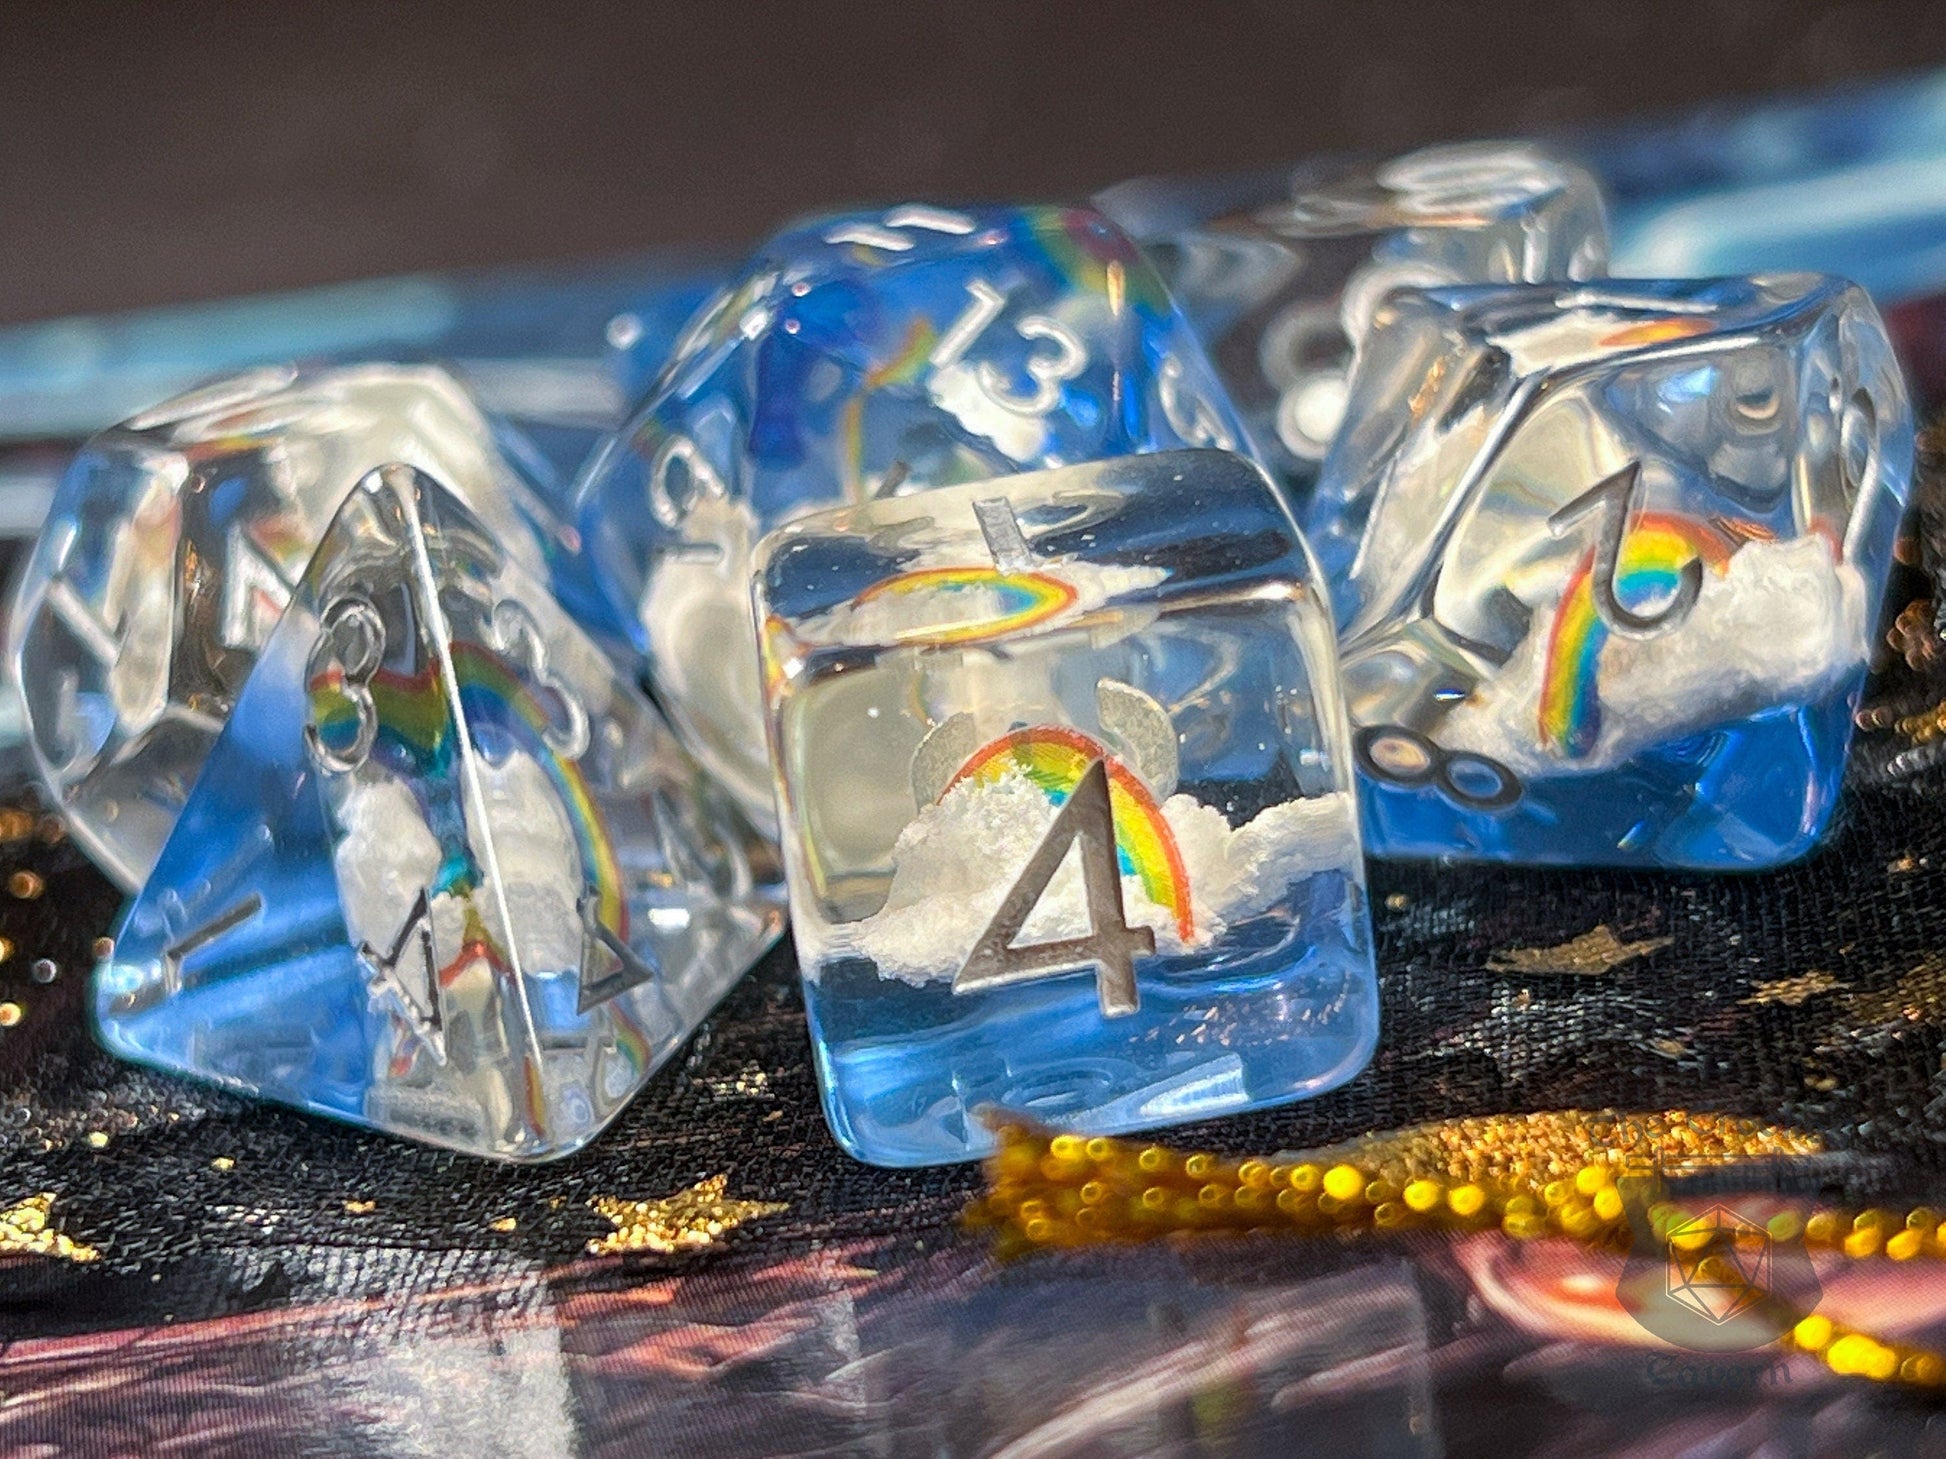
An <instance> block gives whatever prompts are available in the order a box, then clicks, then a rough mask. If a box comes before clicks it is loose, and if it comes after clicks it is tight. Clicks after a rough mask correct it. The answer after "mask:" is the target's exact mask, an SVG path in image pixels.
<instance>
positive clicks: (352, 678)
mask: <svg viewBox="0 0 1946 1459" xmlns="http://www.w3.org/2000/svg"><path fill="white" fill-rule="evenodd" d="M384 661H385V622H384V620H383V619H381V618H380V617H379V616H378V609H376V608H374V607H373V606H372V605H371V604H370V603H369V602H367V601H366V600H365V599H364V598H361V597H359V596H357V595H356V594H351V595H347V596H346V597H342V598H339V599H338V600H337V601H335V602H334V603H332V604H331V606H330V607H328V608H326V609H325V610H324V621H323V623H322V624H321V625H320V626H319V630H318V637H317V642H316V643H314V644H313V645H312V646H311V661H310V663H309V664H308V665H307V666H306V668H305V671H304V681H305V684H306V687H307V688H308V689H309V690H310V692H311V695H312V702H313V704H315V703H316V701H317V692H318V689H317V686H318V681H319V679H320V678H322V677H323V676H325V675H327V674H329V673H330V672H331V671H332V670H334V669H335V670H337V672H338V674H339V676H340V677H339V683H338V685H337V686H336V688H337V692H338V693H340V694H342V695H343V696H344V697H345V699H346V700H348V701H349V702H350V704H351V706H352V710H353V712H354V713H355V714H356V715H357V719H358V723H357V728H356V729H354V730H353V732H352V738H351V744H350V745H349V746H348V747H345V748H339V747H336V746H333V745H331V744H328V743H326V741H325V738H324V736H323V735H322V734H320V733H319V731H318V723H317V719H316V717H315V715H314V716H313V717H312V718H310V719H307V720H306V721H305V722H304V745H305V748H306V749H308V750H309V751H310V752H311V758H312V759H314V760H316V761H317V762H318V764H319V765H320V766H322V767H323V768H324V769H326V770H331V771H336V772H338V773H340V774H342V773H344V772H346V771H350V770H356V769H357V768H358V767H359V766H360V765H363V764H364V763H365V760H366V757H367V756H369V755H370V754H371V752H372V745H373V743H374V742H375V741H376V740H377V739H378V706H377V705H375V704H374V703H373V702H372V690H371V683H372V676H373V675H374V674H376V673H377V672H378V667H379V665H380V664H382V663H383V662H384Z"/></svg>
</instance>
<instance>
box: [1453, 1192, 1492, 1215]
mask: <svg viewBox="0 0 1946 1459" xmlns="http://www.w3.org/2000/svg"><path fill="white" fill-rule="evenodd" d="M1486 1203H1487V1193H1486V1192H1485V1191H1483V1190H1481V1189H1480V1188H1479V1187H1478V1186H1477V1185H1460V1186H1454V1187H1453V1189H1451V1190H1450V1191H1448V1192H1446V1204H1447V1205H1449V1206H1451V1207H1452V1208H1453V1214H1454V1215H1456V1216H1477V1215H1479V1214H1480V1212H1481V1210H1482V1209H1483V1208H1484V1207H1485V1206H1486Z"/></svg>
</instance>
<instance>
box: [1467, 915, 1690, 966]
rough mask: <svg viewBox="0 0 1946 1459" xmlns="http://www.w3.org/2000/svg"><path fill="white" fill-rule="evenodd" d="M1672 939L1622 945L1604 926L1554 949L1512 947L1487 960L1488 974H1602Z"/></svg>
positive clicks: (1612, 932) (1611, 931)
mask: <svg viewBox="0 0 1946 1459" xmlns="http://www.w3.org/2000/svg"><path fill="white" fill-rule="evenodd" d="M1674 941H1675V939H1674V938H1673V937H1645V938H1643V939H1642V940H1641V941H1640V942H1623V941H1622V940H1621V939H1620V938H1619V937H1617V936H1616V935H1615V932H1614V929H1613V928H1611V927H1610V926H1609V925H1608V924H1607V923H1606V922H1603V923H1600V924H1598V925H1597V926H1596V927H1595V928H1594V930H1593V931H1591V932H1584V933H1582V934H1581V935H1580V936H1579V937H1576V938H1572V939H1570V940H1569V941H1567V942H1564V943H1561V944H1560V945H1559V946H1558V947H1512V948H1508V949H1507V951H1505V952H1496V953H1495V954H1493V956H1491V957H1490V958H1488V959H1487V971H1488V972H1490V973H1574V974H1579V975H1588V974H1593V973H1605V972H1607V971H1608V970H1609V969H1610V968H1613V967H1617V966H1619V965H1620V964H1622V963H1625V962H1629V961H1632V960H1633V959H1635V958H1638V957H1647V956H1648V955H1649V954H1650V953H1652V952H1660V951H1662V949H1663V948H1665V947H1667V946H1669V944H1670V943H1672V942H1674Z"/></svg>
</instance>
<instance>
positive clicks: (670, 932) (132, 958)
mask: <svg viewBox="0 0 1946 1459" xmlns="http://www.w3.org/2000/svg"><path fill="white" fill-rule="evenodd" d="M767 865H768V857H767V855H766V853H765V848H762V847H761V846H759V845H757V844H755V843H754V842H753V841H752V839H751V838H750V835H749V833H748V830H747V828H746V827H745V825H744V823H743V821H742V819H741V817H740V816H739V815H738V813H737V812H736V811H735V810H734V809H733V808H731V807H730V806H729V804H728V802H727V801H726V800H725V799H724V798H723V797H721V796H720V795H719V794H718V793H717V792H716V791H715V790H714V789H713V788H712V787H710V786H709V785H708V784H707V783H706V782H705V781H704V780H703V778H702V777H701V776H700V774H699V773H698V772H697V770H696V769H695V767H694V765H693V764H692V762H691V761H690V760H689V758H688V757H687V756H686V755H685V754H684V752H683V751H682V750H681V749H680V747H679V746H678V745H677V744H676V742H675V740H674V737H673V735H672V734H671V733H670V732H669V730H668V729H667V727H666V726H665V725H664V724H663V723H662V721H661V719H660V717H659V715H658V714H657V713H656V711H655V710H654V709H653V707H652V706H650V705H649V703H648V702H647V701H646V700H645V699H643V698H642V696H641V695H640V693H639V692H638V691H636V690H635V689H634V687H633V686H632V685H631V684H630V683H629V682H628V680H627V679H626V678H625V677H624V676H623V675H621V674H619V673H618V672H617V671H616V670H615V668H614V667H613V666H612V665H611V663H610V662H609V661H608V660H607V658H606V657H605V656H604V655H603V652H602V651H601V649H600V648H598V647H597V646H596V645H595V643H594V642H593V641H592V640H590V639H589V638H588V637H587V636H586V635H585V634H584V633H583V632H582V631H581V630H580V629H579V628H578V627H576V626H575V624H574V623H573V622H572V621H571V620H570V619H569V618H568V617H567V615H566V614H565V613H564V612H563V611H562V610H561V608H560V607H559V606H558V604H556V603H555V601H554V600H553V598H552V596H551V595H550V594H549V592H548V590H547V589H546V588H545V587H543V586H542V585H541V584H540V583H539V582H538V581H537V580H536V579H534V578H533V577H531V576H530V575H529V574H528V573H527V572H526V571H525V570H524V569H523V568H522V567H521V565H520V564H519V562H518V561H517V560H515V558H514V555H513V554H512V553H510V552H509V551H508V550H507V548H506V547H505V546H504V545H503V544H502V542H501V539H500V537H499V534H498V533H496V532H494V531H493V530H492V529H491V528H489V527H488V526H487V525H486V524H485V523H484V522H483V521H482V519H481V518H480V517H478V516H477V515H475V514H474V513H472V512H471V511H470V510H468V509H467V508H466V507H465V506H464V505H463V504H462V503H461V502H460V501H459V500H458V499H457V498H456V497H455V496H454V495H452V494H451V493H450V492H448V491H446V490H445V489H444V488H443V487H441V486H440V485H439V484H438V483H437V482H436V481H434V480H433V479H432V478H431V477H429V476H427V475H424V474H422V473H419V472H416V471H414V470H413V469H411V468H409V467H403V466H394V467H387V468H385V469H383V470H380V471H376V472H373V473H372V474H370V475H369V476H367V477H366V478H365V479H364V481H363V482H361V483H360V484H359V486H358V487H357V488H355V489H354V490H353V491H352V493H351V494H350V495H349V496H348V497H347V498H346V500H345V503H344V505H343V507H342V508H341V509H340V510H339V511H338V513H337V514H336V516H335V518H334V520H333V522H332V523H331V525H330V526H329V527H328V529H326V530H325V531H324V532H323V533H322V534H321V541H320V545H319V547H318V551H317V555H316V556H315V557H314V558H313V559H312V561H311V563H310V566H309V567H308V569H307V570H306V571H305V573H304V575H303V576H302V577H301V579H299V581H298V582H297V583H296V584H295V585H294V587H293V590H292V594H291V599H290V603H289V606H288V607H287V608H286V609H285V611H284V613H283V616H282V618H281V620H280V621H279V622H278V624H277V627H276V628H275V630H274V631H273V632H272V633H271V634H270V635H269V637H268V639H267V640H266V641H265V642H264V644H263V647H262V650H261V652H260V653H259V655H258V657H257V660H256V664H255V667H254V668H253V669H252V671H251V673H250V676H249V678H248V679H247V680H246V681H245V683H244V685H243V689H242V692H241V694H240V695H239V696H238V699H237V703H236V711H235V713H234V714H233V715H232V716H231V718H230V720H229V723H228V725H227V726H226V727H225V728H224V730H223V732H222V734H221V735H220V736H219V737H218V739H217V741H216V744H215V746H214V748H213V749H212V750H211V752H210V755H209V762H208V765H207V767H206V768H205V770H204V773H203V774H202V776H201V777H200V778H199V779H198V781H197V782H196V785H195V788H194V790H193V791H192V792H191V794H190V796H189V800H188V804H187V805H186V806H185V808H184V810H183V812H182V816H181V819H180V821H179V822H178V824H177V826H176V829H175V831H174V833H173V834H172V835H171V837H170V839H169V841H168V843H167V844H166V845H165V846H164V848H163V851H162V854H161V857H160V858H159V860H158V861H157V863H156V866H155V869H154V871H153V873H152V874H151V875H150V877H149V878H148V881H147V883H146V885H145V886H144V887H143V890H142V892H141V894H140V895H139V896H138V897H137V898H136V900H135V901H134V903H133V904H132V905H131V907H130V908H129V910H128V913H127V915H126V917H125V918H124V921H123V923H122V926H121V928H120V930H119V931H118V933H117V935H116V938H115V943H114V947H113V950H112V952H111V953H110V955H109V957H108V959H107V961H106V962H105V963H104V964H103V966H102V967H101V969H100V971H99V972H98V974H97V976H96V981H95V1013H96V1019H97V1022H98V1024H99V1026H100V1029H101V1032H102V1036H103V1038H104V1040H105V1041H106V1042H107V1043H108V1045H109V1047H110V1048H112V1049H114V1050H116V1051H117V1052H118V1053H121V1054H124V1055H126V1056H127V1057H130V1058H133V1059H137V1060H140V1061H142V1062H146V1063H152V1064H158V1065H161V1066H163V1067H165V1068H172V1069H177V1070H181V1071H183V1072H187V1073H192V1074H196V1075H199V1076H202V1077H204V1078H209V1079H214V1080H216V1081H218V1082H220V1083H223V1084H227V1085H229V1086H231V1087H233V1088H238V1089H242V1090H246V1091H248V1092H251V1093H255V1094H261V1095H264V1096H266V1097H268V1098H272V1099H276V1100H280V1101H282V1102H285V1103H289V1104H294V1105H297V1106H299V1107H301V1108H305V1109H309V1110H313V1111H316V1112H318V1113H322V1114H330V1115H335V1116H337V1117H339V1118H342V1119H348V1120H351V1121H354V1122H356V1123H360V1124H366V1125H372V1126H376V1127H378V1128H380V1129H385V1130H389V1131H392V1132H394V1133H397V1134H404V1135H409V1136H412V1137H414V1138H417V1139H421V1140H425V1141H428V1142H431V1143H434V1144H440V1145H448V1146H452V1147H454V1148H457V1149H461V1150H465V1151H468V1152H471V1153H474V1154H481V1155H492V1156H497V1157H501V1158H506V1159H544V1158H549V1157H552V1156H557V1155H561V1154H565V1153H567V1152H569V1151H571V1150H573V1149H576V1148H578V1147H579V1146H580V1145H582V1144H584V1143H586V1141H588V1140H589V1139H591V1138H592V1137H593V1136H594V1135H595V1134H596V1133H597V1132H598V1131H599V1130H600V1129H601V1128H602V1127H603V1126H604V1125H605V1124H606V1123H607V1122H608V1121H609V1120H610V1119H612V1118H613V1117H614V1116H615V1114H616V1113H618V1112H619V1111H620V1109H621V1107H622V1106H623V1105H624V1104H625V1103H626V1102H627V1101H628V1099H629V1098H630V1097H631V1096H633V1094H634V1093H635V1091H636V1090H637V1089H639V1088H640V1087H641V1085H642V1084H643V1082H644V1081H645V1080H647V1079H648V1077H649V1076H650V1075H651V1074H652V1073H653V1072H654V1071H655V1069H656V1068H657V1067H658V1066H659V1065H660V1064H661V1063H662V1061H663V1060H664V1059H666V1058H667V1057H668V1056H669V1055H670V1054H671V1053H672V1052H673V1051H674V1050H675V1049H676V1048H677V1046H679V1045H680V1044H681V1043H682V1041H683V1040H684V1039H686V1038H687V1037H688V1036H689V1035H690V1034H691V1033H692V1032H693V1031H694V1030H695V1028H696V1025H697V1024H698V1023H699V1022H700V1021H701V1020H702V1018H703V1016H704V1015H705V1014H706V1013H708V1011H709V1010H710V1008H711V1007H712V1006H713V1005H714V1004H715V1003H716V1001H717V1000H718V999H719V998H721V997H722V995H723V994H724V993H725V992H726V991H728V989H729V988H730V986H731V985H732V984H733V983H734V982H735V981H736V980H737V978H739V977H740V976H741V975H742V974H743V972H744V971H745V970H746V969H747V968H748V967H749V965H750V964H751V963H752V962H753V961H755V959H756V958H757V957H758V956H759V955H760V954H761V953H762V952H763V950H764V949H765V948H766V947H768V946H769V944H770V943H771V941H772V940H774V939H775V937H776V936H777V935H778V933H779V932H780V931H781V929H782V925H783V908H782V899H781V895H780V894H779V889H778V888H777V886H776V885H775V883H774V881H773V880H772V879H771V878H770V877H769V875H768V873H767V872H766V871H765V870H764V869H763V868H764V867H765V866H767Z"/></svg>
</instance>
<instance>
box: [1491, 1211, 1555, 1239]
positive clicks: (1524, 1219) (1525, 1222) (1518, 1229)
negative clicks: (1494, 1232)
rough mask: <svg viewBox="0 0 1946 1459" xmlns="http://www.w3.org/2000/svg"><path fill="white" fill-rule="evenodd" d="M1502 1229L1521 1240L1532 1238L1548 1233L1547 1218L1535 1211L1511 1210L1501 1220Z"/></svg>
mask: <svg viewBox="0 0 1946 1459" xmlns="http://www.w3.org/2000/svg"><path fill="white" fill-rule="evenodd" d="M1500 1229H1501V1230H1503V1231H1505V1232H1506V1233H1507V1234H1508V1235H1509V1236H1512V1237H1515V1238H1516V1239H1518V1240H1521V1241H1527V1240H1531V1239H1532V1238H1533V1237H1536V1236H1545V1235H1546V1234H1547V1218H1546V1217H1545V1216H1539V1215H1535V1214H1534V1213H1533V1212H1531V1211H1528V1212H1521V1211H1509V1212H1508V1213H1507V1214H1506V1215H1505V1216H1504V1217H1502V1218H1501V1221H1500Z"/></svg>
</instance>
